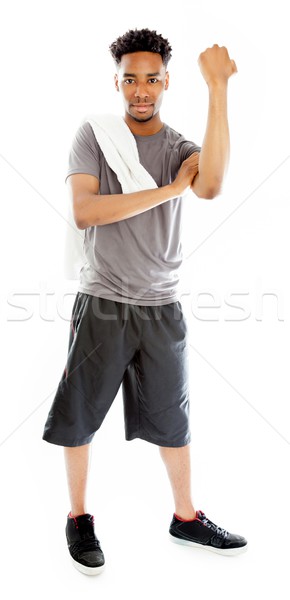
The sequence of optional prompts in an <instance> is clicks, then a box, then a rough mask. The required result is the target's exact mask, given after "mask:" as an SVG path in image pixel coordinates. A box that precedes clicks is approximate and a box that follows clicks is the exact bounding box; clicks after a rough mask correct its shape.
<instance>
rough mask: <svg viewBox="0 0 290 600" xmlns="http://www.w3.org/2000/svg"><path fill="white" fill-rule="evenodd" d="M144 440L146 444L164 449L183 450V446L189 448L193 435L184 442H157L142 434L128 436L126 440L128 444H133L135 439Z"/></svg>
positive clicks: (188, 436)
mask: <svg viewBox="0 0 290 600" xmlns="http://www.w3.org/2000/svg"><path fill="white" fill-rule="evenodd" d="M138 438H139V439H140V440H143V441H144V442H149V443H150V444H156V445H157V446H162V447H164V448H181V447H182V446H187V445H188V444H190V442H191V435H190V434H188V435H187V436H186V438H184V440H183V441H180V442H176V441H175V442H168V441H164V440H156V439H153V438H151V437H150V436H148V435H143V434H142V433H132V434H126V435H125V439H126V441H127V442H131V441H133V440H135V439H138Z"/></svg>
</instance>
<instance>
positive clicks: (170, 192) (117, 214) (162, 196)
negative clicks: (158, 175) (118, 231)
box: [79, 183, 178, 229]
mask: <svg viewBox="0 0 290 600" xmlns="http://www.w3.org/2000/svg"><path fill="white" fill-rule="evenodd" d="M177 196H178V189H177V187H176V186H175V185H174V184H173V183H172V184H170V185H165V186H163V187H160V188H154V189H152V190H142V191H140V192H134V193H131V194H110V195H109V194H108V195H102V194H89V195H88V196H87V197H86V198H83V199H82V208H81V211H80V213H79V214H80V215H81V216H80V219H79V227H80V229H85V228H87V227H90V226H93V225H108V224H109V223H115V222H116V221H122V220H124V219H128V218H130V217H134V216H136V215H139V214H140V213H143V212H145V211H147V210H149V209H150V208H154V207H155V206H159V204H163V203H164V202H167V201H168V200H172V199H173V198H176V197H177Z"/></svg>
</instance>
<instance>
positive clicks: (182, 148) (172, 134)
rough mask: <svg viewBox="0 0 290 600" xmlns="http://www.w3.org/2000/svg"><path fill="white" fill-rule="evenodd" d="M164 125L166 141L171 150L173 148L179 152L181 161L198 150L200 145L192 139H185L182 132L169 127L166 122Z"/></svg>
mask: <svg viewBox="0 0 290 600" xmlns="http://www.w3.org/2000/svg"><path fill="white" fill-rule="evenodd" d="M164 125H165V130H166V137H167V139H168V143H169V145H170V146H171V148H172V150H175V151H177V152H178V153H179V156H180V158H181V161H184V160H185V159H186V158H188V157H189V156H190V155H191V154H193V153H194V152H200V150H201V147H200V146H199V145H198V144H196V143H195V142H193V141H192V140H189V139H187V138H186V137H185V136H184V135H183V134H182V133H179V132H178V131H176V130H175V129H173V127H170V126H169V125H167V124H164Z"/></svg>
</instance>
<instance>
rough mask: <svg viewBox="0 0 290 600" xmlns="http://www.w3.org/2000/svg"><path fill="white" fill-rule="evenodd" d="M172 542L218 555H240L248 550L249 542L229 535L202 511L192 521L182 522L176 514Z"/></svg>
mask: <svg viewBox="0 0 290 600" xmlns="http://www.w3.org/2000/svg"><path fill="white" fill-rule="evenodd" d="M169 533H170V536H171V540H172V541H173V542H176V543H177V544H185V545H186V546H194V547H195V548H204V549H205V550H211V551H212V552H217V553H218V554H226V555H231V554H240V553H241V552H245V550H246V549H247V544H248V542H247V540H246V539H245V538H244V537H242V536H241V535H236V534H234V533H229V532H228V531H226V530H225V529H222V528H221V527H218V526H217V525H215V523H213V522H212V521H210V520H209V519H207V517H206V516H205V514H204V512H202V510H197V511H196V517H195V519H193V520H192V521H182V520H181V519H179V518H178V517H177V516H176V515H175V514H174V515H173V519H172V521H171V523H170V528H169Z"/></svg>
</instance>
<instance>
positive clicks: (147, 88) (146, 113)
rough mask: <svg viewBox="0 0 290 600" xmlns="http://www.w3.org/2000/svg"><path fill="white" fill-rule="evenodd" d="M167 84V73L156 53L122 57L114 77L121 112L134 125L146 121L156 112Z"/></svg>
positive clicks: (138, 53) (133, 54) (139, 53)
mask: <svg viewBox="0 0 290 600" xmlns="http://www.w3.org/2000/svg"><path fill="white" fill-rule="evenodd" d="M168 83H169V74H168V73H167V72H166V68H165V66H164V64H163V62H162V58H161V56H160V54H157V53H155V52H133V53H131V54H124V55H123V56H122V58H121V63H120V65H119V68H118V74H116V75H115V86H116V89H117V90H118V91H119V92H121V94H122V97H123V102H124V106H125V111H126V113H127V115H129V116H130V117H131V118H132V119H134V121H137V122H138V123H142V122H143V123H144V122H146V121H150V120H151V119H153V117H154V116H155V115H157V114H158V113H159V109H160V106H161V104H162V99H163V92H164V90H167V88H168Z"/></svg>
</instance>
